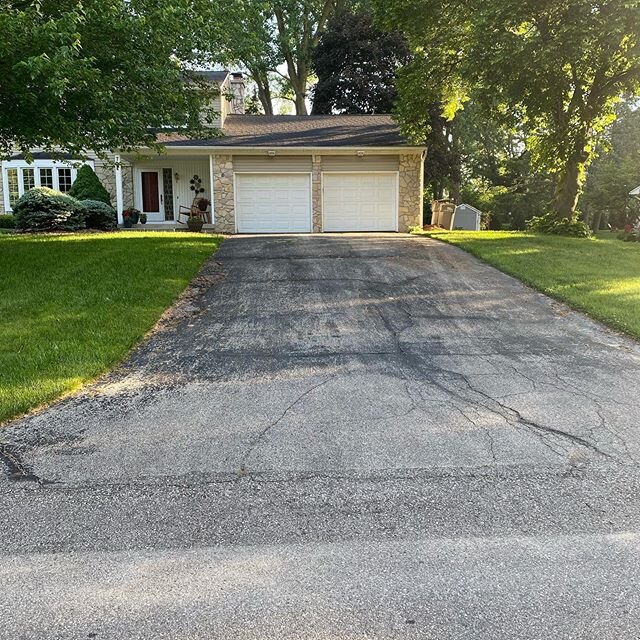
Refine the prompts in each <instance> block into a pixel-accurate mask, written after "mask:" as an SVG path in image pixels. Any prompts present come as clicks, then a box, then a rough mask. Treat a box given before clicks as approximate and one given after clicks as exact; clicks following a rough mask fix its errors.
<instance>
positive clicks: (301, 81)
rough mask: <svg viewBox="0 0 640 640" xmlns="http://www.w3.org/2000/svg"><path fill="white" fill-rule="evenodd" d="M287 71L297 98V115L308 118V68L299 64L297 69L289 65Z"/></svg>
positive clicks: (295, 102)
mask: <svg viewBox="0 0 640 640" xmlns="http://www.w3.org/2000/svg"><path fill="white" fill-rule="evenodd" d="M287 70H288V72H289V82H290V83H291V88H292V89H293V93H294V96H295V99H294V104H295V106H296V115H297V116H306V115H308V112H307V102H306V97H307V96H306V93H307V68H306V67H305V66H303V65H301V64H300V63H298V68H297V69H296V68H295V66H294V65H293V64H289V65H287Z"/></svg>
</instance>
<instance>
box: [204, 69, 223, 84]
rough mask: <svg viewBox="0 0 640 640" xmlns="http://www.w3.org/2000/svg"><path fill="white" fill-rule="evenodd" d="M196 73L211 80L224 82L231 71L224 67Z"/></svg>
mask: <svg viewBox="0 0 640 640" xmlns="http://www.w3.org/2000/svg"><path fill="white" fill-rule="evenodd" d="M196 73H197V74H198V75H199V76H200V77H201V78H204V79H205V80H209V82H218V83H222V82H224V81H225V79H226V77H227V76H228V75H229V71H228V70H226V69H224V70H222V71H196Z"/></svg>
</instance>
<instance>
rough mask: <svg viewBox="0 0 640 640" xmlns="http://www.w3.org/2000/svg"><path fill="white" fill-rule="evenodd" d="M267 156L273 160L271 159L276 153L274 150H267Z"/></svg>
mask: <svg viewBox="0 0 640 640" xmlns="http://www.w3.org/2000/svg"><path fill="white" fill-rule="evenodd" d="M267 155H268V156H269V157H270V158H273V157H274V156H275V155H276V152H275V150H274V149H269V151H267Z"/></svg>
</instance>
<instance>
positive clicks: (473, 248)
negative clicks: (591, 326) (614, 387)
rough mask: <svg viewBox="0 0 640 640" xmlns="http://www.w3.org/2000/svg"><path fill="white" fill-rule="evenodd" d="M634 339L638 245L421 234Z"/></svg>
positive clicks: (639, 319) (639, 331) (637, 332)
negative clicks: (486, 263)
mask: <svg viewBox="0 0 640 640" xmlns="http://www.w3.org/2000/svg"><path fill="white" fill-rule="evenodd" d="M420 234H421V235H428V236H430V237H432V238H437V239H438V240H443V241H444V242H448V243H450V244H454V245H456V246H458V247H460V248H462V249H464V250H465V251H468V252H469V253H472V254H473V255H475V256H477V257H478V258H480V259H482V260H484V261H485V262H488V263H489V264H492V265H494V266H495V267H497V268H498V269H500V270H501V271H504V272H505V273H509V274H511V275H512V276H515V277H516V278H519V279H520V280H522V281H523V282H526V283H527V284H529V285H531V286H532V287H534V288H536V289H538V290H539V291H542V292H544V293H546V294H548V295H550V296H552V297H554V298H557V299H558V300H562V301H564V302H566V303H568V304H569V305H570V306H572V307H573V308H575V309H579V310H581V311H584V312H585V313H587V314H588V315H590V316H592V317H593V318H596V319H597V320H601V321H602V322H604V323H606V324H608V325H610V326H611V327H614V328H616V329H619V330H621V331H624V332H625V333H628V334H629V335H631V336H633V337H635V338H640V243H627V242H621V241H620V240H616V239H615V236H613V235H612V234H608V233H607V234H599V236H598V238H597V239H584V238H566V237H560V236H547V235H538V234H533V233H523V232H517V231H423V232H420Z"/></svg>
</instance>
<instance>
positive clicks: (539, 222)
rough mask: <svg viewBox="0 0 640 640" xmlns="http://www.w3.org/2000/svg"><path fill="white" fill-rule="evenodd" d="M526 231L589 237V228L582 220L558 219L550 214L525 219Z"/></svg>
mask: <svg viewBox="0 0 640 640" xmlns="http://www.w3.org/2000/svg"><path fill="white" fill-rule="evenodd" d="M527 231H537V232H538V233H551V234H555V235H559V236H574V237H576V238H589V237H591V229H590V228H589V227H588V225H586V224H585V223H584V222H583V221H582V220H578V219H566V218H563V219H562V220H558V218H556V217H555V216H554V215H552V214H549V213H547V214H545V215H543V216H534V217H533V218H531V220H527Z"/></svg>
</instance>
